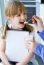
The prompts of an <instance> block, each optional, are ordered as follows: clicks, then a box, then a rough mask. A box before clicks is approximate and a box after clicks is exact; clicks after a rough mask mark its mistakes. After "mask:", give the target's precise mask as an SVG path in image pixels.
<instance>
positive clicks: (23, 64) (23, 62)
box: [16, 41, 36, 65]
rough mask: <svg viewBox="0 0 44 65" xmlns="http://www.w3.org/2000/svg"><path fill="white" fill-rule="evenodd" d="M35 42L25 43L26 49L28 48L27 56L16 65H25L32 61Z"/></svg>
mask: <svg viewBox="0 0 44 65" xmlns="http://www.w3.org/2000/svg"><path fill="white" fill-rule="evenodd" d="M35 45H36V44H35V42H32V41H31V42H30V41H29V42H28V43H27V45H26V46H27V48H28V50H29V53H28V54H27V56H26V57H25V58H24V59H23V60H22V61H21V62H20V63H18V64H16V65H27V64H28V62H29V61H30V60H31V59H32V57H33V55H34V48H35Z"/></svg>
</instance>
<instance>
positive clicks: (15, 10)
mask: <svg viewBox="0 0 44 65" xmlns="http://www.w3.org/2000/svg"><path fill="white" fill-rule="evenodd" d="M20 13H26V8H25V6H24V4H23V3H21V2H19V1H15V0H12V1H10V2H8V5H7V6H6V8H5V15H6V16H9V17H10V16H15V15H16V14H20Z"/></svg>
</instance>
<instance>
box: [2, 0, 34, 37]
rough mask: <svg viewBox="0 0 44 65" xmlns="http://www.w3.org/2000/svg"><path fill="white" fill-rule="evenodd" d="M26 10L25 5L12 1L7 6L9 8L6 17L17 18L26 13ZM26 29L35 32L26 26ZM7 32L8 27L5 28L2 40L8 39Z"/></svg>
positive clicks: (6, 9)
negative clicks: (18, 15)
mask: <svg viewBox="0 0 44 65" xmlns="http://www.w3.org/2000/svg"><path fill="white" fill-rule="evenodd" d="M26 12H27V11H26V9H25V6H24V5H23V3H21V2H19V1H13V0H12V1H10V2H9V3H8V5H7V7H6V8H5V15H6V16H9V17H11V16H13V17H14V16H15V15H16V14H21V13H26ZM26 28H27V30H28V31H30V32H31V31H33V27H32V26H29V25H26ZM6 30H7V25H6V26H3V33H2V38H5V37H6Z"/></svg>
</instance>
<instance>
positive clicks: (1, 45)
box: [0, 31, 10, 65]
mask: <svg viewBox="0 0 44 65" xmlns="http://www.w3.org/2000/svg"><path fill="white" fill-rule="evenodd" d="M1 34H2V31H1ZM1 34H0V59H1V61H2V62H3V64H4V65H10V63H9V62H8V59H7V57H6V55H5V49H6V39H5V37H4V36H3V37H2V35H3V34H2V35H1Z"/></svg>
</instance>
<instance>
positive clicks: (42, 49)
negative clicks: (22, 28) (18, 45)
mask: <svg viewBox="0 0 44 65" xmlns="http://www.w3.org/2000/svg"><path fill="white" fill-rule="evenodd" d="M37 34H38V35H39V36H40V37H41V38H42V40H43V41H44V30H43V31H42V32H37ZM35 54H37V55H38V56H40V57H41V58H42V60H43V61H44V45H42V44H41V43H40V44H38V45H37V47H36V49H35Z"/></svg>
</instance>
